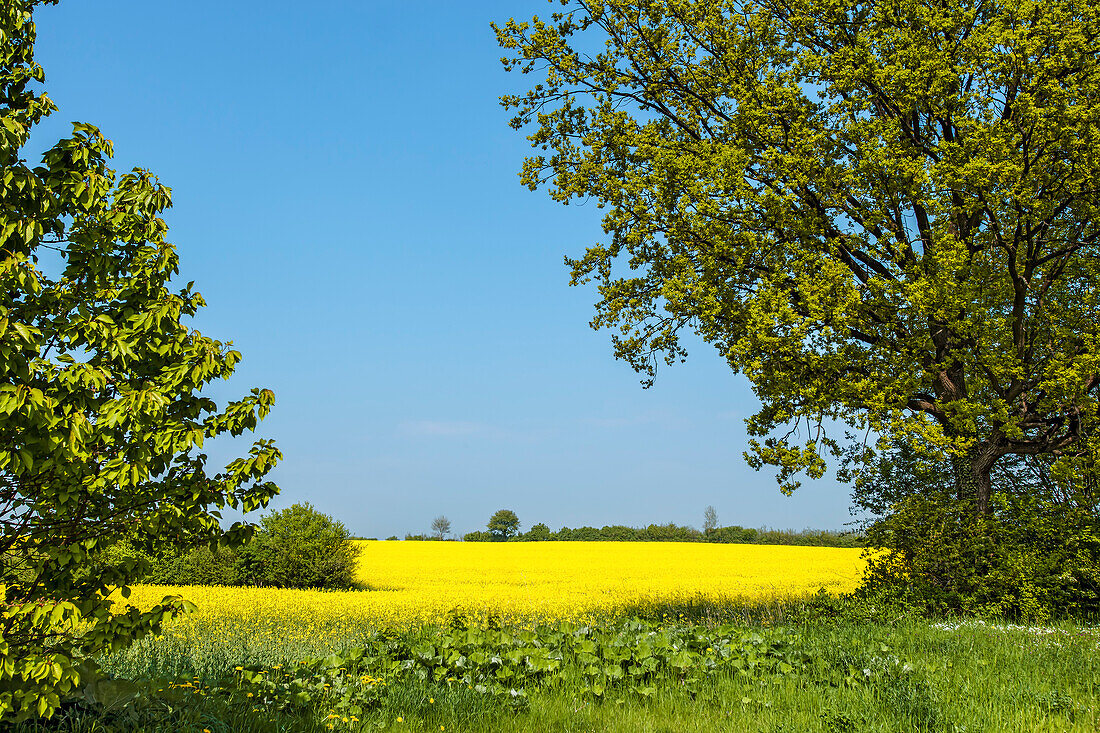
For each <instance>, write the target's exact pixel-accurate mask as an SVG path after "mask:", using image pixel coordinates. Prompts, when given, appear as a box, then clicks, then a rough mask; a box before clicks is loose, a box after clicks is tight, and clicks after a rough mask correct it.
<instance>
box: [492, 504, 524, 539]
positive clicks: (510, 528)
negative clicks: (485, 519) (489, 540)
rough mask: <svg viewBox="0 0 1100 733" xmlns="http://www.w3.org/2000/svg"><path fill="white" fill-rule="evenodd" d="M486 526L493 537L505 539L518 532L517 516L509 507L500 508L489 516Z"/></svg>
mask: <svg viewBox="0 0 1100 733" xmlns="http://www.w3.org/2000/svg"><path fill="white" fill-rule="evenodd" d="M486 526H487V527H488V528H489V532H491V533H492V535H493V538H494V539H497V540H507V539H508V538H509V537H511V536H513V535H514V534H516V533H517V532H519V517H517V516H516V513H515V512H514V511H512V510H511V509H501V510H500V511H498V512H497V513H496V514H494V515H493V516H492V517H490V518H489V524H488V525H486Z"/></svg>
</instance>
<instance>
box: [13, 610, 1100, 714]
mask: <svg viewBox="0 0 1100 733" xmlns="http://www.w3.org/2000/svg"><path fill="white" fill-rule="evenodd" d="M834 600H835V599H834ZM658 618H659V617H658ZM673 618H675V617H673ZM838 618H839V619H841V620H840V621H839V622H835V623H826V622H824V621H823V620H822V619H821V618H816V619H807V623H805V624H799V625H796V626H795V627H794V628H792V629H787V630H786V631H783V630H774V629H766V628H760V627H759V626H755V627H745V626H737V627H732V628H733V630H734V631H733V633H730V634H728V635H726V636H727V638H728V643H727V644H726V645H725V647H726V649H728V650H729V651H730V652H731V657H734V658H740V659H741V660H742V661H747V660H748V659H749V657H750V655H751V654H754V653H755V655H756V656H757V658H758V662H759V659H760V658H761V657H763V659H764V661H763V663H762V664H761V663H758V665H757V667H756V668H753V669H749V670H747V673H742V672H741V671H734V670H732V669H718V670H716V671H714V672H712V673H711V674H708V675H706V677H705V679H704V680H703V681H702V682H700V683H699V684H698V685H694V684H692V685H689V684H688V683H687V680H688V679H690V678H691V675H690V673H689V675H688V676H684V675H682V674H680V673H679V672H678V671H677V668H676V667H675V666H673V665H667V666H666V667H664V668H663V669H664V670H665V671H664V672H663V673H660V674H657V675H655V676H654V677H653V678H651V679H649V680H645V679H643V680H642V681H641V683H639V682H637V680H636V679H635V678H634V677H633V675H629V674H624V676H623V679H622V680H619V681H615V682H612V683H609V684H608V685H607V686H605V687H604V690H603V694H602V695H599V696H597V695H595V694H593V692H592V691H590V687H591V684H592V680H591V678H590V677H589V676H588V675H585V674H584V668H583V667H581V666H580V664H579V662H580V661H581V660H586V659H587V657H584V656H582V653H584V654H587V653H589V652H588V651H587V649H588V647H587V644H585V642H586V641H591V640H593V639H596V640H599V641H598V643H597V644H596V645H595V651H596V652H597V655H598V656H599V658H600V659H603V658H605V657H616V656H625V653H626V652H629V654H630V657H631V659H632V660H635V659H637V658H638V657H639V656H641V658H642V660H643V664H644V660H645V658H646V657H645V654H646V652H645V651H644V646H645V645H646V644H647V643H649V642H651V641H652V640H653V639H656V638H659V637H660V635H661V634H662V633H667V634H668V637H669V638H671V639H674V640H676V641H675V643H677V644H683V645H685V646H688V647H692V648H693V645H694V639H693V635H694V634H695V633H697V632H698V633H701V634H704V635H706V634H709V633H713V632H714V631H715V629H716V628H717V629H719V631H718V634H717V636H718V637H719V638H721V637H722V636H723V634H722V631H721V629H720V627H721V624H714V623H711V624H707V625H704V626H697V625H696V624H693V623H688V622H685V621H677V620H671V619H668V618H666V619H662V620H661V621H660V622H659V623H651V622H648V621H647V622H642V623H641V625H640V628H638V629H637V630H636V631H632V630H631V626H632V625H634V622H631V621H618V622H612V623H599V624H590V625H588V627H587V630H586V627H583V626H581V627H578V628H576V629H575V630H573V631H572V632H571V633H570V632H569V629H568V627H567V628H566V629H565V630H564V631H563V629H562V628H561V627H560V625H557V624H552V625H549V626H545V627H540V628H532V629H525V628H516V627H511V628H497V627H496V626H493V625H488V624H480V625H479V624H463V623H456V624H455V625H454V626H453V627H452V628H428V629H423V630H419V631H416V632H403V633H399V634H384V633H379V632H377V631H375V632H373V633H370V634H368V635H367V636H366V637H358V638H357V639H356V641H355V644H353V645H348V644H346V643H345V642H346V641H347V639H346V638H339V637H334V638H332V639H329V640H328V641H327V642H324V643H321V644H320V645H319V646H318V648H317V651H316V652H313V653H309V654H302V653H301V651H300V649H299V648H298V647H297V642H296V641H295V640H294V639H291V638H287V639H285V640H281V641H280V642H279V643H276V644H274V645H267V648H265V649H264V650H263V651H264V653H265V654H266V655H269V658H270V660H271V661H270V662H267V663H265V664H264V665H262V666H260V665H257V664H253V663H252V662H249V661H244V658H243V657H247V656H248V654H247V650H248V649H249V647H248V645H247V644H246V646H245V647H242V648H240V649H236V650H234V652H233V655H230V656H226V655H225V654H224V649H223V648H222V647H220V646H218V645H217V644H216V643H214V644H210V643H206V642H205V641H204V640H203V638H201V637H197V638H194V637H193V640H194V641H196V642H198V648H201V649H206V650H207V651H209V652H210V653H211V654H213V655H215V656H216V657H217V659H218V662H217V665H214V666H211V665H196V667H195V670H194V673H195V675H196V676H194V677H193V676H191V672H190V671H188V672H187V673H186V677H184V678H180V679H176V680H173V681H172V682H171V683H169V681H168V680H164V679H157V680H150V681H148V682H138V683H128V682H126V681H125V680H117V679H110V678H104V679H106V681H107V682H108V684H97V688H98V689H96V690H95V691H94V694H93V695H92V696H91V698H92V699H89V697H88V696H85V695H84V694H83V691H82V694H81V695H80V696H79V698H80V701H79V702H77V703H75V704H72V705H71V706H69V707H67V708H66V710H65V712H64V713H63V714H62V715H61V718H62V720H61V721H58V724H57V726H56V727H54V726H53V725H51V726H50V729H51V730H57V731H59V733H95V732H96V731H104V730H109V731H118V732H119V733H124V732H125V733H175V731H180V730H186V731H201V730H202V729H203V728H209V729H210V730H211V731H217V732H218V733H228V732H229V731H233V732H234V733H236V732H237V731H245V732H254V733H266V731H287V732H290V731H296V732H301V733H307V732H308V733H327V731H328V730H330V729H332V730H337V731H356V732H360V733H362V732H365V731H376V730H416V731H438V730H439V729H440V726H444V728H445V730H447V731H455V730H461V731H486V732H487V733H488V732H490V731H498V730H500V729H501V721H502V720H506V721H507V728H508V729H509V730H514V731H526V732H529V733H542V732H543V731H549V730H601V731H609V732H610V731H621V732H622V733H634V731H639V730H649V731H681V730H707V731H709V730H733V731H741V730H745V731H767V732H769V733H774V732H776V731H852V730H854V731H862V730H891V731H930V732H931V731H942V732H943V733H950V732H952V731H963V730H968V731H975V730H979V731H1002V730H1004V731H1009V730H1021V731H1024V730H1028V731H1030V730H1036V729H1042V730H1047V729H1049V730H1059V731H1067V733H1068V732H1070V731H1072V732H1073V733H1078V732H1079V733H1093V732H1094V731H1095V730H1097V725H1098V724H1100V695H1098V692H1097V690H1096V686H1095V684H1094V682H1093V681H1094V680H1095V679H1097V675H1098V674H1100V658H1098V656H1097V654H1096V642H1097V630H1096V629H1095V628H1091V627H1082V626H1079V625H1075V624H1069V625H1057V626H1053V627H1049V628H1025V627H1016V626H1011V625H1004V624H991V623H981V622H974V621H972V622H967V623H961V624H954V623H929V622H927V621H922V620H918V619H906V618H897V619H892V620H891V619H885V618H884V619H883V623H867V622H865V621H864V622H859V621H857V620H856V619H855V617H848V616H845V615H841V616H839V617H838ZM307 623H309V621H308V620H303V624H307ZM474 627H476V628H477V630H476V631H470V629H474ZM223 633H224V626H223V625H222V624H220V623H219V624H210V625H209V627H207V628H206V630H205V635H209V636H210V637H211V638H212V639H214V640H217V639H220V638H221V636H222V634H223ZM566 635H568V636H571V637H573V638H574V639H576V641H572V642H570V641H569V640H568V639H565V638H562V639H560V640H559V637H565V636H566ZM291 636H292V637H297V636H298V635H297V634H292V635H291ZM757 637H760V638H761V641H760V642H758V641H756V638H757ZM477 640H480V642H481V645H480V646H478V644H477V643H475V642H476V641H477ZM147 641H148V642H149V643H148V644H147V643H146V642H147ZM746 641H747V642H748V643H745V642H746ZM775 641H781V642H785V643H786V644H789V645H790V646H788V647H787V649H786V652H787V653H788V654H791V655H794V654H797V655H799V656H798V657H797V658H795V661H796V662H798V661H801V662H802V663H801V664H800V665H798V666H795V665H793V664H792V666H793V667H795V668H794V669H792V671H791V673H787V674H783V673H779V674H776V673H775V672H774V671H771V670H770V669H769V667H770V666H771V665H774V664H775V658H774V656H773V655H772V654H771V653H770V652H771V651H774V650H769V646H770V643H771V642H775ZM605 642H612V643H610V644H608V645H607V646H606V647H605ZM614 642H622V643H621V644H616V643H614ZM161 643H164V642H163V640H145V641H143V642H142V645H141V646H146V647H151V646H152V645H154V644H161ZM540 645H541V647H540ZM270 647H274V648H270ZM545 647H549V648H550V649H552V650H555V652H556V650H558V649H562V650H567V649H570V648H572V649H574V650H575V651H574V652H573V653H571V654H563V655H562V661H563V664H562V666H561V668H560V670H559V671H554V672H549V673H542V674H540V675H532V674H531V673H530V672H529V671H528V670H526V669H519V670H518V674H519V675H521V676H528V675H530V677H529V682H530V684H527V685H526V686H525V687H524V688H523V694H519V690H516V692H517V694H516V695H512V694H511V692H510V691H508V692H504V693H497V694H493V693H492V692H491V691H490V687H489V685H486V686H485V689H484V690H482V691H480V692H479V691H477V690H475V689H474V686H473V685H468V684H464V683H463V682H461V681H460V680H459V679H458V678H457V677H455V676H454V675H450V676H444V677H442V678H441V679H440V680H439V681H435V679H434V678H435V676H436V675H435V674H434V673H431V674H427V675H426V677H427V678H426V679H421V677H422V674H421V672H427V671H428V670H430V669H433V668H434V667H435V665H436V663H437V661H436V657H443V658H444V660H446V655H445V654H444V652H447V653H449V651H450V650H453V649H458V648H460V649H462V650H463V652H464V655H465V656H466V658H467V660H469V659H470V658H471V657H473V656H474V655H475V654H476V653H477V652H479V651H483V652H486V653H487V654H488V656H489V660H490V667H495V666H497V665H498V663H497V662H495V661H493V660H492V658H493V657H499V658H500V660H501V661H500V664H503V665H508V666H512V662H511V660H510V659H509V658H508V654H509V653H511V652H515V651H517V650H520V651H522V650H528V649H530V650H531V651H532V652H533V654H530V655H527V653H526V652H524V654H525V655H526V656H531V657H532V658H534V659H536V660H537V659H539V658H541V654H540V653H539V649H540V648H545ZM578 647H580V648H578ZM710 648H712V649H716V647H713V646H711V647H710ZM135 649H136V647H132V648H130V649H128V650H126V652H124V653H125V654H127V655H129V654H131V653H133V652H134V651H135ZM186 650H187V652H188V653H194V651H195V648H194V647H190V646H188V647H186ZM238 654H243V657H242V656H234V655H238ZM659 654H660V656H662V657H667V655H666V654H664V653H663V652H661V653H659ZM418 655H419V656H418ZM699 656H700V657H704V658H705V657H706V656H707V653H706V652H705V650H704V651H703V652H702V653H701V654H700V655H699ZM234 659H240V660H241V661H234ZM303 660H304V661H303ZM456 661H457V659H456ZM395 662H396V663H397V669H395V665H394V663H395ZM407 662H413V663H412V664H411V665H409V666H408V669H402V667H404V666H405V664H406V663H407ZM704 663H705V662H704ZM788 663H790V662H788ZM200 666H201V667H202V668H204V669H207V670H210V673H209V674H203V673H202V672H200V671H199V669H200ZM731 666H734V667H735V666H736V665H731ZM235 667H240V669H235ZM479 669H480V667H479ZM628 670H629V668H628ZM467 671H468V672H469V671H470V670H467ZM489 676H490V677H491V675H489ZM326 685H327V687H326ZM511 689H515V688H514V687H513V688H509V690H511ZM959 690H967V691H968V693H969V694H967V695H960V694H959ZM135 691H137V692H139V693H140V694H139V695H138V696H136V697H135V696H134V692H135ZM299 691H302V692H306V693H307V694H308V696H309V698H310V699H309V701H308V702H307V703H306V704H285V703H287V702H289V701H291V700H292V697H293V693H294V692H299ZM249 693H251V696H249ZM93 700H94V702H93ZM975 700H981V701H983V702H982V704H980V705H975V704H974V701H975ZM257 702H263V703H264V704H262V705H258V704H257ZM353 706H358V707H359V709H360V710H361V713H360V714H356V713H355V712H353V710H354V708H353ZM279 707H281V708H282V709H281V710H279V709H277V708H279ZM399 717H400V718H401V719H402V720H401V722H398V718H399ZM345 718H346V719H347V720H345ZM329 726H331V728H329ZM32 730H39V728H35V727H33V726H31V725H24V726H16V727H15V729H14V733H31V731H32Z"/></svg>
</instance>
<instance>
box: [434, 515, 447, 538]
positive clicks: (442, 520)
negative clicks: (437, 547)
mask: <svg viewBox="0 0 1100 733" xmlns="http://www.w3.org/2000/svg"><path fill="white" fill-rule="evenodd" d="M450 532H451V520H449V519H447V518H446V517H445V516H443V515H442V514H441V515H439V516H438V517H436V518H435V519H433V520H432V534H434V535H435V536H436V537H438V538H439V539H443V538H444V537H446V536H447V535H448V534H450Z"/></svg>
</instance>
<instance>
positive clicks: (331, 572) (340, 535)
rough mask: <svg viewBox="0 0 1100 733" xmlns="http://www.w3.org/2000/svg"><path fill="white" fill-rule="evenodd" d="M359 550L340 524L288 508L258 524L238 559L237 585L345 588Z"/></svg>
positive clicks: (299, 507)
mask: <svg viewBox="0 0 1100 733" xmlns="http://www.w3.org/2000/svg"><path fill="white" fill-rule="evenodd" d="M358 557H359V547H358V546H357V545H356V544H355V542H353V541H352V539H351V533H350V532H348V530H347V528H346V527H345V526H344V524H343V523H342V522H339V521H337V520H334V519H333V518H332V517H330V516H329V515H327V514H322V513H321V512H319V511H317V510H316V509H314V508H313V506H312V505H310V504H308V503H305V504H294V505H293V506H290V507H287V508H286V509H283V510H282V511H279V512H272V513H271V514H269V515H267V516H266V517H263V518H262V519H261V520H260V529H259V531H258V532H256V536H255V537H254V538H253V540H252V541H251V542H249V543H248V544H247V545H245V546H244V547H243V548H242V549H241V551H240V556H239V558H238V567H239V571H238V572H239V575H240V577H239V581H240V582H243V583H246V584H249V585H268V586H275V587H276V588H351V587H353V586H354V585H355V576H356V572H357V561H358Z"/></svg>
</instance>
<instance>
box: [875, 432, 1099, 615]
mask: <svg viewBox="0 0 1100 733" xmlns="http://www.w3.org/2000/svg"><path fill="white" fill-rule="evenodd" d="M1040 468H1042V466H1036V465H1035V464H1034V463H1030V464H1025V463H1022V462H1021V463H1020V464H1019V465H1016V466H1012V465H1010V466H1009V471H1011V473H1003V474H1000V475H997V476H995V477H994V478H995V486H997V487H998V488H999V490H998V491H997V492H996V493H995V494H994V497H993V510H992V512H990V513H989V514H985V515H983V514H981V513H979V512H977V511H976V510H975V507H974V505H973V503H972V502H971V501H962V500H959V499H957V498H956V495H955V492H954V487H953V482H952V481H951V477H950V474H949V469H948V467H947V466H945V465H939V464H937V463H936V462H934V461H931V462H929V461H925V460H921V459H918V458H917V457H916V455H915V453H914V452H913V451H911V450H908V449H902V450H898V451H896V452H895V453H893V454H891V455H890V456H889V457H888V461H887V462H885V463H882V464H880V465H879V467H878V473H877V476H876V477H874V478H873V479H872V480H870V481H866V482H864V483H863V484H862V485H860V486H857V492H856V503H857V506H861V507H863V508H865V509H868V510H871V511H873V512H874V513H876V514H878V517H877V518H876V519H875V520H874V521H873V522H871V523H870V524H869V525H868V527H867V539H868V545H869V547H870V551H869V553H868V557H869V567H868V574H867V577H866V579H865V582H864V586H863V588H862V590H861V595H862V596H864V597H867V598H872V597H873V598H878V599H882V600H885V601H887V602H890V603H894V604H899V605H902V606H905V607H909V608H913V609H917V610H919V611H920V612H921V613H924V614H926V615H933V616H943V615H957V614H962V615H977V616H986V617H1008V618H1018V619H1023V620H1031V621H1046V620H1049V619H1052V618H1060V617H1067V616H1073V617H1086V618H1087V617H1096V616H1097V615H1100V516H1098V515H1097V511H1096V503H1095V500H1094V499H1093V498H1092V492H1091V488H1089V487H1081V486H1078V487H1076V488H1075V487H1073V486H1069V487H1066V486H1062V487H1061V488H1059V487H1058V486H1056V485H1055V484H1053V483H1052V482H1051V481H1050V480H1049V478H1048V477H1047V476H1046V475H1045V474H1043V473H1042V472H1040V471H1039V470H1038V469H1040ZM1079 483H1080V481H1079Z"/></svg>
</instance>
